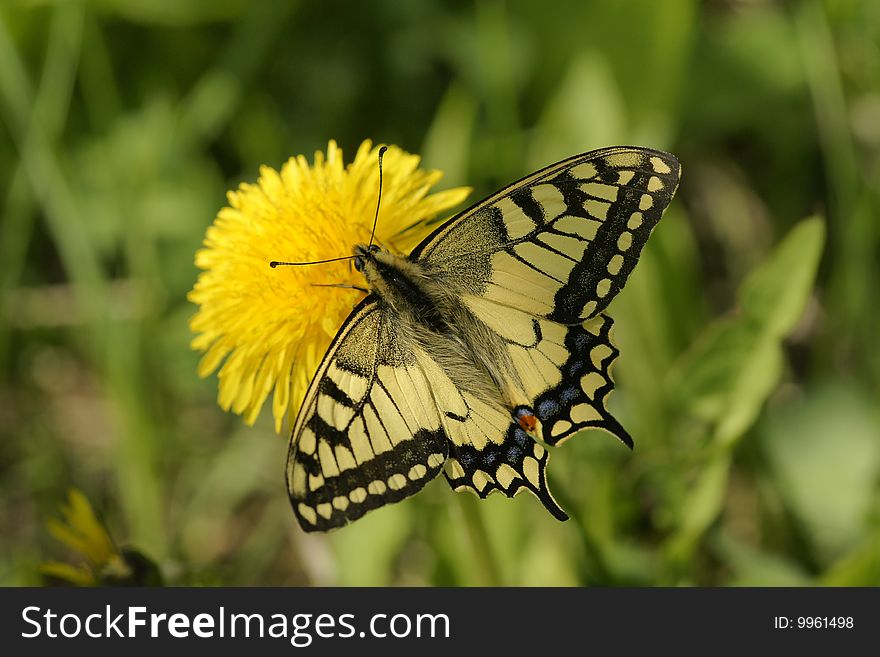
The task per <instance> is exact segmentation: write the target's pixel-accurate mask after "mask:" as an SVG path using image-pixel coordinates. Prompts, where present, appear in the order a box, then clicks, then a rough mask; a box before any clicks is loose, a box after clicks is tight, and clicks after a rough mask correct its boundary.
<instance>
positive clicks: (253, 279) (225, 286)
mask: <svg viewBox="0 0 880 657" xmlns="http://www.w3.org/2000/svg"><path fill="white" fill-rule="evenodd" d="M377 162H378V148H375V147H373V145H372V143H371V142H370V141H364V142H363V143H362V144H361V146H360V148H359V149H358V152H357V155H355V158H354V162H352V163H351V164H349V165H348V166H345V165H344V164H343V160H342V151H341V149H339V148H338V147H337V145H336V143H335V142H333V141H331V142H330V143H329V145H328V147H327V154H326V156H325V155H324V153H322V152H320V151H319V152H317V153H315V162H314V164H313V165H309V163H308V161H307V160H306V158H305V157H303V156H302V155H300V156H298V157H296V158H291V159H290V160H288V161H287V163H286V164H284V166H283V167H282V168H281V172H280V173H279V172H277V171H275V170H273V169H271V168H269V167H262V168H261V169H260V178H259V180H258V181H257V183H256V184H254V185H251V184H242V185H241V186H240V187H239V189H238V191H234V192H229V194H228V199H229V207H225V208H223V209H222V210H220V212H219V214H218V215H217V218H216V219H215V220H214V223H213V225H212V226H210V227H209V228H208V232H207V235H206V236H205V241H204V248H202V249H201V250H199V251H198V252H197V253H196V265H197V266H198V267H199V268H201V269H203V270H204V271H203V272H202V273H201V274H200V275H199V278H198V281H197V282H196V284H195V287H194V288H193V289H192V291H191V292H190V293H189V296H188V298H189V300H190V301H191V302H193V303H195V304H197V305H198V306H199V309H198V312H196V314H195V316H194V317H193V319H192V321H191V322H190V327H191V328H192V330H193V331H194V332H195V333H197V334H198V336H197V337H196V338H195V339H194V340H193V342H192V346H193V348H194V349H198V350H200V351H204V352H205V354H204V356H203V357H202V360H201V362H200V363H199V375H200V376H202V377H205V376H208V375H209V374H211V373H212V372H214V371H215V370H217V369H218V368H219V374H218V377H219V379H220V393H219V403H220V406H222V407H223V408H224V409H225V410H230V409H231V410H232V411H234V412H235V413H238V414H240V415H243V416H244V418H245V421H246V422H247V423H248V424H253V423H254V421H255V420H256V419H257V416H258V414H259V412H260V408H261V407H262V406H263V403H264V402H265V400H266V398H267V397H268V396H269V393H271V392H273V391H274V398H273V403H272V412H273V415H274V417H275V430H276V431H278V432H280V431H281V428H282V424H283V420H284V417H285V415H286V414H287V413H288V411H290V417H291V419H292V418H293V417H295V414H296V412H297V410H298V408H299V405H300V404H301V403H302V400H303V398H304V397H305V393H306V389H307V387H308V385H309V382H310V380H311V378H312V376H313V375H314V372H315V370H316V369H317V367H318V364H319V362H320V359H321V357H322V356H323V355H324V352H325V351H326V349H327V347H328V346H329V345H330V341H331V339H332V338H333V336H334V335H335V334H336V331H337V330H339V327H340V326H341V325H342V322H343V320H344V319H345V317H346V316H347V315H348V313H349V312H350V311H351V309H352V308H353V307H354V305H355V304H356V303H357V302H358V301H360V299H361V298H363V296H364V294H363V293H362V292H360V291H358V290H352V289H346V288H339V287H317V286H320V285H334V284H342V285H360V286H363V284H364V281H363V279H362V277H361V276H360V274H358V273H357V272H356V271H354V269H353V267H352V266H351V261H349V260H343V261H339V262H332V263H326V264H321V265H311V266H305V267H284V268H278V269H271V268H270V267H269V262H270V261H271V260H292V261H297V262H305V261H314V260H325V259H328V258H335V257H339V256H347V255H350V254H351V252H352V248H353V247H354V245H355V244H357V243H366V242H368V241H369V239H370V230H371V229H372V226H373V217H374V213H375V209H376V197H377V194H378V191H379V172H378V168H377ZM441 176H442V174H441V172H439V171H425V170H422V169H420V168H419V157H418V156H417V155H412V154H409V153H406V152H405V151H403V150H401V149H400V148H397V147H396V146H390V147H389V148H388V152H387V153H386V154H385V158H384V163H383V189H382V208H381V211H380V214H379V223H378V225H377V227H376V237H375V240H374V241H375V242H377V243H379V244H382V245H383V246H385V247H386V248H389V249H391V250H392V251H395V252H397V253H408V252H409V251H410V249H411V248H412V247H413V246H415V245H416V244H417V243H418V242H419V241H420V240H421V239H422V238H423V237H424V236H425V235H426V234H427V232H428V230H429V229H430V224H432V223H433V220H434V219H435V218H436V217H437V215H439V214H440V213H441V212H444V211H446V210H448V209H449V208H452V207H454V206H455V205H458V204H459V203H461V201H463V200H464V199H465V197H466V196H467V194H468V193H469V192H470V190H469V189H467V188H456V189H450V190H447V191H443V192H439V193H434V194H429V191H430V189H431V188H432V187H433V186H434V185H435V184H436V183H437V182H438V181H439V180H440V177H441Z"/></svg>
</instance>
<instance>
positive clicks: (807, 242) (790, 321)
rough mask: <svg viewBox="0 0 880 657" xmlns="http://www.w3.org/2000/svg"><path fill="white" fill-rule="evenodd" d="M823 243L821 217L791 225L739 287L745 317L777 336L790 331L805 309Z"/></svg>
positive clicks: (823, 234)
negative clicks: (768, 254) (763, 260)
mask: <svg viewBox="0 0 880 657" xmlns="http://www.w3.org/2000/svg"><path fill="white" fill-rule="evenodd" d="M824 245H825V222H824V220H823V219H822V218H821V217H810V218H809V219H804V220H803V221H801V222H800V223H799V224H798V225H797V226H795V227H794V228H792V229H791V231H790V232H789V233H788V235H787V236H786V237H785V239H784V240H783V242H782V243H781V244H780V245H779V246H777V247H776V249H775V251H774V252H773V254H772V255H771V256H770V257H769V258H768V259H767V261H766V262H764V263H763V264H762V265H761V266H760V267H758V268H757V269H755V270H754V271H753V272H752V273H751V274H750V275H749V277H748V278H747V279H746V280H745V282H744V283H743V284H742V286H741V287H740V290H739V302H740V306H741V309H742V314H743V316H744V317H745V318H748V319H749V320H751V321H752V322H754V323H755V324H757V325H758V326H760V327H761V329H762V330H763V331H764V332H766V333H769V334H771V335H773V336H774V337H780V338H781V337H782V336H784V335H785V334H787V333H788V332H789V331H791V329H792V328H794V325H795V324H796V323H797V321H798V320H799V319H800V317H801V315H802V314H803V312H804V307H805V306H806V303H807V299H808V298H809V296H810V291H811V290H812V288H813V281H814V280H815V278H816V269H817V268H818V266H819V258H820V257H821V255H822V248H823V246H824Z"/></svg>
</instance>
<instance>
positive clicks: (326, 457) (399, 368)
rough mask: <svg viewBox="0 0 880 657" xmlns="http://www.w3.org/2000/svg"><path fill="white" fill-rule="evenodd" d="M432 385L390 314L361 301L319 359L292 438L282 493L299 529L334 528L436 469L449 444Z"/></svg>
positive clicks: (398, 496)
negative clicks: (285, 486) (285, 487)
mask: <svg viewBox="0 0 880 657" xmlns="http://www.w3.org/2000/svg"><path fill="white" fill-rule="evenodd" d="M419 356H420V357H421V356H422V355H421V354H419ZM432 385H434V384H433V382H431V383H429V381H428V379H427V377H426V375H425V373H424V371H423V370H422V368H421V367H420V366H419V364H418V362H417V359H416V354H415V353H414V351H413V350H412V349H410V348H407V346H406V342H405V340H401V339H400V336H399V335H398V334H397V332H396V330H395V326H394V322H393V321H392V317H391V316H389V314H388V312H387V309H385V308H383V306H382V304H381V303H380V302H378V301H377V299H376V298H375V297H373V296H368V297H367V298H366V299H364V300H363V301H362V302H361V303H360V304H359V305H358V306H357V307H356V308H355V309H354V310H353V311H352V313H351V315H350V316H349V317H348V319H347V320H346V322H345V324H344V325H343V327H342V328H341V329H340V331H339V333H338V334H337V335H336V338H335V339H334V341H333V343H332V344H331V346H330V348H329V349H328V351H327V354H326V355H325V356H324V360H323V361H322V362H321V365H320V367H319V368H318V371H317V372H316V374H315V377H314V378H313V380H312V384H311V387H310V388H309V391H308V393H307V394H306V398H305V401H304V402H303V405H302V408H301V410H300V413H299V415H298V417H297V420H296V424H295V426H294V428H293V432H292V434H291V442H290V449H289V452H288V459H287V488H288V493H289V495H290V501H291V505H292V506H293V510H294V512H295V514H296V517H297V519H298V520H299V523H300V526H301V527H302V528H303V529H304V530H306V531H327V530H328V529H333V528H335V527H341V526H343V525H345V524H348V523H349V522H352V521H354V520H357V519H358V518H360V517H361V516H362V515H364V514H365V513H366V512H368V511H370V510H372V509H376V508H378V507H380V506H383V505H385V504H389V503H392V502H398V501H400V500H402V499H404V498H406V497H409V496H410V495H412V494H414V493H416V492H418V491H419V490H421V488H422V487H423V486H424V485H425V484H426V483H427V482H428V481H430V480H431V479H433V478H434V477H435V476H436V475H437V474H438V473H439V472H440V470H441V468H442V466H443V463H444V462H445V461H446V458H447V455H448V451H449V442H448V440H447V437H446V433H445V432H444V429H443V427H442V426H441V421H440V416H439V411H438V409H437V407H436V405H435V404H434V403H433V401H432V392H431V386H432Z"/></svg>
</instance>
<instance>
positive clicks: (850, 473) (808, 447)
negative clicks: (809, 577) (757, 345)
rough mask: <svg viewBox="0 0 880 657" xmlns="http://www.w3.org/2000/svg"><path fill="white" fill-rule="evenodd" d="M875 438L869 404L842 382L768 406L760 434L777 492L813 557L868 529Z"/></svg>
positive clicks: (853, 541)
mask: <svg viewBox="0 0 880 657" xmlns="http://www.w3.org/2000/svg"><path fill="white" fill-rule="evenodd" d="M878 436H880V418H878V414H877V410H876V406H875V405H873V404H872V402H871V400H870V399H867V398H865V397H864V396H863V395H862V394H861V393H860V392H859V391H858V390H857V389H855V388H853V387H851V386H848V385H834V386H828V387H824V388H821V389H819V390H816V391H813V392H811V393H810V394H809V395H808V396H807V397H805V398H802V399H798V400H797V401H796V402H794V403H791V404H789V405H788V406H787V407H783V408H779V409H776V411H775V412H774V413H773V414H772V416H769V417H768V419H767V422H766V424H765V425H764V430H763V431H761V433H760V438H761V446H762V448H763V450H764V452H765V454H766V455H767V461H768V465H769V468H770V471H771V473H772V474H773V481H775V482H776V486H777V487H778V489H779V493H780V496H781V498H782V500H783V502H784V503H785V505H786V507H787V508H788V509H789V510H790V511H791V513H792V514H793V516H794V517H795V519H796V520H797V522H798V525H799V527H801V528H802V530H803V531H804V533H805V534H806V538H807V539H808V541H809V543H810V544H811V545H812V546H813V549H814V553H815V556H816V557H817V559H818V560H819V561H820V562H821V563H828V562H830V561H831V560H832V559H836V558H839V557H841V556H842V555H843V554H844V553H845V552H846V551H848V550H851V549H853V548H855V546H856V545H857V543H858V542H859V541H860V540H861V539H862V537H863V535H864V534H865V532H866V531H867V530H868V525H869V516H870V512H871V504H872V499H873V497H874V495H875V490H876V485H877V477H878V475H880V440H878V439H877V438H878Z"/></svg>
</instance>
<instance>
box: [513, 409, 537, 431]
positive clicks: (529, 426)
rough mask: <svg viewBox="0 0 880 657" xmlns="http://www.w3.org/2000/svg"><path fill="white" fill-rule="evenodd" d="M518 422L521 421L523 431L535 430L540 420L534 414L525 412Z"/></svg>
mask: <svg viewBox="0 0 880 657" xmlns="http://www.w3.org/2000/svg"><path fill="white" fill-rule="evenodd" d="M517 422H519V426H520V427H521V428H522V430H523V431H528V432H533V431H534V430H535V429H536V428H537V426H538V421H537V420H536V419H535V416H534V415H530V414H526V413H523V414H521V415H520V416H519V417H518V418H517Z"/></svg>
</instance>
